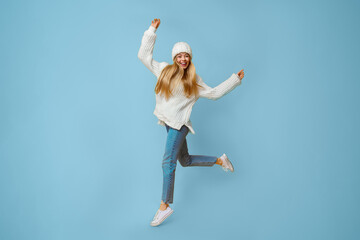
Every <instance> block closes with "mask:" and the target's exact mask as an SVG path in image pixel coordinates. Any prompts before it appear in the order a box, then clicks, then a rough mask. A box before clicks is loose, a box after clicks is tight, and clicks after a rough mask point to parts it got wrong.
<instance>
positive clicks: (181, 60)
mask: <svg viewBox="0 0 360 240" xmlns="http://www.w3.org/2000/svg"><path fill="white" fill-rule="evenodd" d="M175 59H176V62H177V63H178V64H179V66H180V67H182V69H184V70H185V69H186V68H187V67H188V66H189V63H190V55H189V54H188V53H186V52H182V53H179V54H177V55H176V57H175Z"/></svg>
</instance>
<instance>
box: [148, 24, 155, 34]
mask: <svg viewBox="0 0 360 240" xmlns="http://www.w3.org/2000/svg"><path fill="white" fill-rule="evenodd" d="M149 31H151V32H153V33H155V32H156V28H155V27H153V26H152V25H150V27H149Z"/></svg>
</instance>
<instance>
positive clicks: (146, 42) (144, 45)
mask: <svg viewBox="0 0 360 240" xmlns="http://www.w3.org/2000/svg"><path fill="white" fill-rule="evenodd" d="M159 25H160V19H154V21H152V23H151V25H150V27H149V29H147V30H146V31H145V32H144V35H143V38H142V40H141V46H140V49H139V52H138V58H139V59H140V61H141V62H142V63H143V64H144V65H145V66H146V67H147V68H148V69H149V70H150V71H151V72H152V73H153V74H154V75H155V76H156V77H159V76H160V73H161V70H162V69H163V67H165V66H166V65H167V64H168V63H166V62H161V63H159V62H157V61H155V60H154V59H153V50H154V45H155V40H156V33H155V32H156V30H157V28H158V26H159Z"/></svg>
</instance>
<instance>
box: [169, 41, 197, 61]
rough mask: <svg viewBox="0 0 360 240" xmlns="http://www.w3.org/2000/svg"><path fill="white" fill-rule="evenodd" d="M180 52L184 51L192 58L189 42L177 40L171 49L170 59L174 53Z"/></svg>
mask: <svg viewBox="0 0 360 240" xmlns="http://www.w3.org/2000/svg"><path fill="white" fill-rule="evenodd" d="M181 52H186V53H188V54H190V57H191V58H192V52H191V47H190V46H189V44H187V43H186V42H177V43H175V45H174V47H173V49H172V54H171V55H172V59H174V57H175V56H176V54H178V53H181Z"/></svg>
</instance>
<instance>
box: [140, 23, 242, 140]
mask: <svg viewBox="0 0 360 240" xmlns="http://www.w3.org/2000/svg"><path fill="white" fill-rule="evenodd" d="M155 32H156V28H154V27H153V26H150V27H149V29H147V30H146V31H145V33H144V35H143V38H142V40H141V46H140V49H139V52H138V58H139V59H140V60H141V62H142V63H143V64H144V65H145V66H146V67H147V68H148V69H149V70H150V71H151V72H152V73H153V74H154V75H155V76H156V78H159V76H160V74H161V71H162V70H163V69H164V68H165V67H166V66H167V65H168V64H169V63H167V62H157V61H155V60H154V59H153V50H154V45H155V40H156V33H155ZM196 81H197V83H198V84H199V85H201V86H202V87H200V88H199V95H198V96H191V97H190V98H187V97H186V96H185V94H184V88H183V85H182V84H179V85H178V88H176V89H175V90H174V91H173V92H172V96H171V97H170V98H169V99H168V100H166V98H165V96H162V95H160V94H155V97H156V106H155V110H154V115H155V116H156V117H157V118H158V124H160V125H163V126H165V123H166V124H167V125H168V126H170V127H172V128H175V129H177V130H179V129H180V128H181V127H182V126H183V125H185V126H187V127H188V128H189V130H190V132H191V133H192V134H195V131H194V129H193V128H192V124H191V121H190V114H191V110H192V107H193V105H194V104H195V102H196V101H197V100H198V99H199V97H203V98H208V99H212V100H217V99H219V98H221V97H222V96H224V95H226V94H227V93H229V92H230V91H232V90H233V89H234V88H235V87H237V86H238V85H240V84H241V79H240V77H239V76H238V75H237V74H235V73H233V74H232V75H231V76H230V78H228V79H227V80H225V81H224V82H222V83H221V84H219V85H218V86H217V87H214V88H211V87H209V86H207V85H206V84H205V83H204V81H203V80H202V78H201V77H200V76H199V75H197V74H196Z"/></svg>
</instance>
